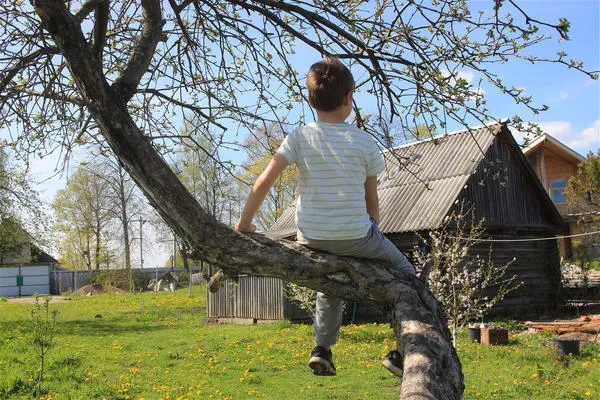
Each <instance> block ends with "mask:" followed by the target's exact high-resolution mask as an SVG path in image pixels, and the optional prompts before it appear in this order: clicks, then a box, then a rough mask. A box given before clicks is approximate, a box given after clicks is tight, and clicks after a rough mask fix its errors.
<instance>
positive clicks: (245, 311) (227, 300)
mask: <svg viewBox="0 0 600 400" xmlns="http://www.w3.org/2000/svg"><path fill="white" fill-rule="evenodd" d="M284 286H285V283H284V282H283V281H282V280H281V279H277V278H266V277H261V276H240V277H239V279H238V282H237V283H235V282H233V281H230V280H227V281H226V282H225V284H224V285H223V286H222V287H221V288H220V289H219V290H218V291H217V292H216V293H211V292H208V294H207V296H208V301H207V304H208V307H207V308H208V310H207V311H208V317H209V318H217V319H218V318H224V319H245V320H262V321H265V320H272V321H275V320H282V319H288V320H292V321H294V320H304V319H307V318H308V319H309V316H308V314H306V313H305V312H303V311H302V310H300V309H299V308H298V307H297V306H296V305H294V304H292V303H291V302H290V301H289V300H287V298H286V297H285V295H284V294H283V290H284Z"/></svg>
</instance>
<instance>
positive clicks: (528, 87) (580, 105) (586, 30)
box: [475, 0, 600, 156]
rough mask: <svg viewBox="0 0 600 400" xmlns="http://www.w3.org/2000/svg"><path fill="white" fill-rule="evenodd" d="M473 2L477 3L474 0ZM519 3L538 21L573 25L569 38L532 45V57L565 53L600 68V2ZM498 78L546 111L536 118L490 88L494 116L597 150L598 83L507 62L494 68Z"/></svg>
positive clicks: (582, 149) (555, 69)
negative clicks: (521, 90)
mask: <svg viewBox="0 0 600 400" xmlns="http://www.w3.org/2000/svg"><path fill="white" fill-rule="evenodd" d="M475 3H477V2H475ZM518 4H519V5H520V6H521V7H522V8H523V9H524V10H525V11H526V12H528V13H529V15H530V16H531V17H535V18H536V19H540V20H544V21H549V22H555V21H558V18H561V17H564V18H566V19H567V20H569V21H570V22H571V29H570V33H569V36H570V40H569V41H562V42H561V41H559V40H558V34H557V35H555V37H553V38H552V39H551V40H549V41H547V42H545V43H543V44H542V45H540V46H539V47H536V49H535V50H533V51H535V54H538V55H541V54H550V55H553V54H556V53H557V52H559V51H564V52H566V53H567V54H568V55H569V58H573V59H574V60H577V61H583V62H584V66H585V67H586V69H588V70H594V71H598V70H600V0H550V1H537V0H536V1H533V0H525V1H520V2H518ZM497 71H498V72H499V73H500V75H501V76H502V78H503V79H504V80H505V81H507V82H510V83H511V84H513V85H514V86H516V87H519V88H524V89H525V91H526V93H527V94H529V95H532V96H533V98H534V102H535V103H536V104H546V105H548V106H549V107H550V109H549V110H548V111H546V112H543V113H540V114H538V115H534V114H533V113H531V112H526V111H525V110H524V109H523V108H522V107H520V106H518V105H515V104H514V102H512V101H511V100H510V99H508V98H504V97H502V96H500V95H499V94H497V93H494V92H493V91H492V90H489V91H487V90H486V94H487V95H488V96H489V97H488V105H489V109H490V111H491V112H492V113H493V114H494V115H495V116H497V117H512V116H513V115H515V114H519V115H520V116H521V117H522V118H523V120H525V121H533V122H536V123H539V124H540V126H541V127H542V128H543V129H544V131H545V132H546V133H548V134H550V135H552V136H554V137H555V138H557V139H558V140H560V141H562V142H563V143H564V144H566V145H567V146H569V147H571V148H572V149H573V150H575V151H577V152H578V153H580V154H582V155H584V156H586V155H587V154H588V152H589V151H593V152H594V153H596V154H597V152H598V149H599V148H600V82H599V81H598V80H592V79H591V78H589V77H587V76H586V75H584V74H582V73H579V72H577V71H574V70H569V69H567V68H566V67H565V66H564V65H558V64H545V65H544V64H536V65H531V64H530V63H527V62H511V63H508V64H503V65H498V66H497Z"/></svg>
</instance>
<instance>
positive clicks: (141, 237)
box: [140, 217, 146, 269]
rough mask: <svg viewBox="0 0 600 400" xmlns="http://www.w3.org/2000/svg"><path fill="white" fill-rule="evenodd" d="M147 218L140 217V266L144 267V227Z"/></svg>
mask: <svg viewBox="0 0 600 400" xmlns="http://www.w3.org/2000/svg"><path fill="white" fill-rule="evenodd" d="M144 222H146V221H145V220H143V219H142V217H140V268H141V269H144V231H143V229H142V227H143V226H144Z"/></svg>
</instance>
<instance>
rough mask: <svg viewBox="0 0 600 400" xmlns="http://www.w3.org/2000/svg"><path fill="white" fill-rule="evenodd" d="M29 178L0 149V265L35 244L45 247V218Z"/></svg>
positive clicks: (43, 210)
mask: <svg viewBox="0 0 600 400" xmlns="http://www.w3.org/2000/svg"><path fill="white" fill-rule="evenodd" d="M30 180H31V178H30V177H29V176H28V175H27V173H26V172H25V171H24V170H22V169H19V168H17V167H15V166H14V165H13V164H12V163H11V160H10V159H9V156H8V153H7V152H6V151H5V150H4V148H2V147H0V264H3V263H4V262H6V261H7V259H8V258H7V257H9V256H11V255H15V253H19V252H20V251H22V250H23V247H24V246H29V245H31V244H32V243H35V244H36V245H38V246H44V245H46V244H47V241H46V238H47V233H46V232H45V228H46V227H47V220H48V218H47V215H46V214H45V209H44V207H43V206H42V204H41V201H40V199H39V196H38V194H37V192H36V191H34V190H33V189H32V188H31V185H30Z"/></svg>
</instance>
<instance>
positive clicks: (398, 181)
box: [268, 123, 508, 239]
mask: <svg viewBox="0 0 600 400" xmlns="http://www.w3.org/2000/svg"><path fill="white" fill-rule="evenodd" d="M503 127H504V128H505V129H508V128H506V126H505V125H504V124H503V123H497V124H493V125H488V126H481V127H477V128H469V129H466V130H462V131H458V132H454V133H450V134H446V135H444V136H440V137H437V138H433V139H429V140H424V141H420V142H416V143H411V144H408V145H404V146H400V147H397V148H395V149H394V150H393V151H387V150H386V151H384V152H383V156H384V159H385V162H386V169H385V171H384V172H382V173H381V174H380V175H379V176H378V179H377V181H378V185H377V188H378V193H379V204H380V206H379V208H380V217H381V218H380V219H381V221H380V223H379V228H380V229H381V231H382V232H383V233H399V232H411V231H418V230H428V229H431V228H436V227H438V226H440V224H441V223H442V221H443V219H444V217H445V216H446V215H447V214H448V213H449V211H450V208H451V207H452V205H453V204H454V202H455V201H456V199H457V198H458V195H459V194H460V192H461V191H462V190H463V188H464V186H465V184H466V183H467V180H468V179H469V177H470V176H471V174H473V173H475V171H476V169H477V167H478V165H479V164H480V163H481V161H482V160H483V159H484V157H485V153H486V151H487V149H488V148H489V147H490V146H491V144H492V143H493V141H494V138H495V136H496V135H497V134H498V133H499V132H500V130H501V129H502V128H503ZM295 226H296V225H295V206H294V205H292V206H290V207H288V209H286V210H285V211H284V213H283V215H282V216H281V217H280V218H279V219H278V220H277V221H276V222H275V224H273V226H272V227H271V229H270V230H269V233H268V236H269V237H272V238H274V239H278V238H283V237H289V236H292V235H293V234H295Z"/></svg>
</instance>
